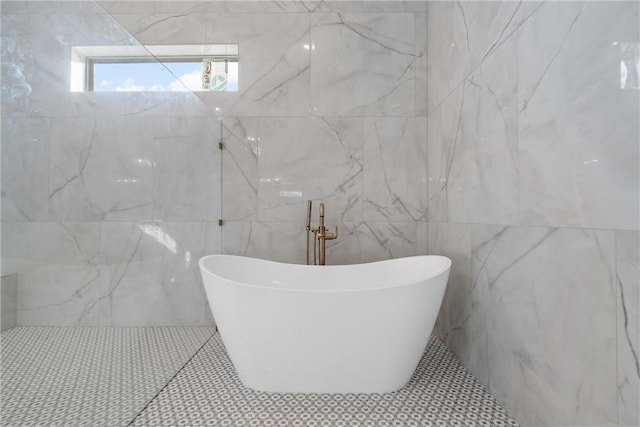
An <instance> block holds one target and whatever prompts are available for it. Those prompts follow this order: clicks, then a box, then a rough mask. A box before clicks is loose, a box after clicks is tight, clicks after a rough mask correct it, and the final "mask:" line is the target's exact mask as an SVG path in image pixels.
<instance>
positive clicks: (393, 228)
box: [327, 222, 417, 265]
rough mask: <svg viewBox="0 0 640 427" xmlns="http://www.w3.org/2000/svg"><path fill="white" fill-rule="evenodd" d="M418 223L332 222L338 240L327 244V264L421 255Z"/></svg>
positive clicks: (330, 225) (331, 226) (356, 262)
mask: <svg viewBox="0 0 640 427" xmlns="http://www.w3.org/2000/svg"><path fill="white" fill-rule="evenodd" d="M416 224H417V223H415V222H358V223H354V222H346V223H329V224H328V226H329V227H330V228H331V229H333V228H334V227H335V226H337V227H338V239H336V240H331V241H329V242H327V264H330V265H331V264H332V265H340V264H358V263H365V262H374V261H382V260H386V259H392V258H401V257H406V256H413V255H416V254H417V225H416Z"/></svg>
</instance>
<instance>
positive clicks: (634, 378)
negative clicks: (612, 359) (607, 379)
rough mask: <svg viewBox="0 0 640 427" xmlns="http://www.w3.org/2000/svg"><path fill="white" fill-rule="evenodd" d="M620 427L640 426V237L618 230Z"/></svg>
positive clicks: (636, 234)
mask: <svg viewBox="0 0 640 427" xmlns="http://www.w3.org/2000/svg"><path fill="white" fill-rule="evenodd" d="M615 233H616V276H617V277H616V278H617V280H616V282H617V285H618V298H617V300H618V303H617V312H618V315H617V318H618V327H617V336H618V339H617V341H618V346H617V348H618V425H622V426H635V425H638V424H640V414H639V411H640V408H639V406H640V404H639V403H638V402H639V400H640V392H639V388H640V368H639V367H638V357H640V344H639V342H640V317H639V312H640V310H639V307H640V266H639V260H640V251H639V249H638V246H639V245H640V242H639V239H640V235H639V234H638V232H635V231H616V232H615Z"/></svg>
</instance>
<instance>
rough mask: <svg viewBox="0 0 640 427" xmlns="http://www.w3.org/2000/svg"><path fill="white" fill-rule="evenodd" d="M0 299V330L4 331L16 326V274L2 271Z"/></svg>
mask: <svg viewBox="0 0 640 427" xmlns="http://www.w3.org/2000/svg"><path fill="white" fill-rule="evenodd" d="M0 288H1V289H0V291H1V292H0V294H1V295H0V299H1V300H2V307H1V309H2V318H1V319H0V330H2V331H5V330H7V329H11V328H13V327H15V326H16V319H17V316H16V309H17V307H18V276H17V275H16V274H8V273H6V272H3V273H2V282H0Z"/></svg>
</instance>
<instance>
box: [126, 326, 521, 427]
mask: <svg viewBox="0 0 640 427" xmlns="http://www.w3.org/2000/svg"><path fill="white" fill-rule="evenodd" d="M381 345H384V344H381ZM132 424H133V425H136V426H200V425H208V426H467V427H474V426H481V427H501V426H517V425H518V423H517V422H516V421H515V420H514V419H513V418H511V417H510V416H509V414H508V413H507V412H506V411H505V410H504V409H503V408H502V407H501V406H500V405H499V404H498V403H497V402H496V400H495V399H494V398H493V397H492V396H491V395H490V394H488V393H487V391H486V390H485V389H484V388H483V386H482V385H481V384H480V383H479V382H478V381H477V380H476V379H475V378H474V377H473V376H472V375H471V374H470V373H469V372H468V371H467V370H466V369H465V368H464V366H462V364H461V363H460V362H459V361H458V360H457V359H456V357H455V356H454V355H453V354H452V353H451V352H450V351H449V350H448V349H447V348H446V347H445V346H444V345H443V344H442V343H441V342H440V341H439V340H438V339H437V338H434V339H432V340H431V342H430V343H429V345H428V346H427V349H426V351H425V353H424V356H423V358H422V360H421V361H420V364H419V365H418V368H417V369H416V372H415V374H414V375H413V377H412V378H411V380H410V382H409V384H408V385H407V386H406V387H405V388H403V389H402V390H400V391H398V392H395V393H388V394H373V395H365V394H344V395H335V394H291V393H282V394H279V393H264V392H256V391H253V390H251V389H249V388H246V387H244V386H243V385H242V384H241V382H240V380H239V378H238V376H237V374H236V372H235V370H234V368H233V365H232V364H231V361H230V360H229V357H228V356H227V353H226V350H225V348H224V345H223V343H222V340H221V339H220V335H219V334H216V335H215V336H214V337H213V338H212V339H210V340H209V341H208V342H207V343H206V344H205V345H204V346H203V347H202V349H201V350H200V351H199V352H198V353H197V354H196V355H195V356H194V357H193V358H192V359H191V360H190V361H189V363H188V364H187V365H186V366H185V367H184V368H183V369H182V370H181V371H180V372H179V373H178V374H177V375H176V376H175V377H174V378H173V380H172V381H171V382H170V383H169V384H168V385H167V386H166V387H165V388H164V389H163V390H162V391H161V392H160V393H159V394H158V396H157V397H156V398H155V399H154V400H153V401H151V403H149V405H148V406H147V407H146V408H145V409H144V410H143V411H142V413H140V414H139V415H138V417H137V418H136V419H135V420H134V421H133V423H132Z"/></svg>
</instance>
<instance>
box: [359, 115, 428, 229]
mask: <svg viewBox="0 0 640 427" xmlns="http://www.w3.org/2000/svg"><path fill="white" fill-rule="evenodd" d="M426 126H427V121H426V119H425V118H424V117H409V118H403V117H384V118H382V117H380V118H365V119H364V171H363V185H364V191H363V199H364V205H363V215H364V219H365V221H422V220H426V214H427V173H426V172H427V128H426Z"/></svg>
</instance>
